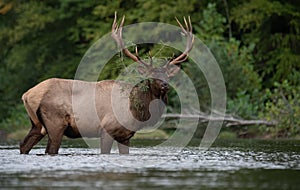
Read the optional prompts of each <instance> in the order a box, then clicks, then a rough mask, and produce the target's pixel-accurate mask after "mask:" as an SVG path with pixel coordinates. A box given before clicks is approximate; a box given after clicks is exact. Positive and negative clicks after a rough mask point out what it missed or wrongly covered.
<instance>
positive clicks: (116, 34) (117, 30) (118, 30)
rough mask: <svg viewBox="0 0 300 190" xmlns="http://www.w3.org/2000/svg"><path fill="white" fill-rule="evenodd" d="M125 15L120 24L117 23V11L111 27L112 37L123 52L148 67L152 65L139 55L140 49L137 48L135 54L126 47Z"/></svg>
mask: <svg viewBox="0 0 300 190" xmlns="http://www.w3.org/2000/svg"><path fill="white" fill-rule="evenodd" d="M124 20H125V16H123V18H122V21H121V24H120V26H118V24H117V12H115V19H114V22H113V25H112V28H111V37H112V38H113V39H114V40H115V41H116V42H117V44H118V46H119V47H120V48H121V49H122V51H123V53H124V54H125V55H127V56H128V57H129V58H131V59H132V60H133V61H135V62H138V63H140V64H142V65H144V66H146V67H149V66H151V65H149V64H147V63H146V62H144V61H143V60H141V59H140V57H139V55H138V49H137V47H136V48H135V54H136V55H133V54H132V53H131V52H130V51H129V50H128V49H127V48H125V44H124V41H123V39H122V30H123V24H124Z"/></svg>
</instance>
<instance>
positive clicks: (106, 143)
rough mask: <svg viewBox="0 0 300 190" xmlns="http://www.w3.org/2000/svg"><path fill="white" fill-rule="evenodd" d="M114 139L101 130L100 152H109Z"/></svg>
mask: <svg viewBox="0 0 300 190" xmlns="http://www.w3.org/2000/svg"><path fill="white" fill-rule="evenodd" d="M113 142H114V139H113V138H112V137H111V136H110V135H109V134H108V133H107V132H106V131H105V130H103V132H102V134H101V144H100V147H101V154H110V150H111V147H112V144H113Z"/></svg>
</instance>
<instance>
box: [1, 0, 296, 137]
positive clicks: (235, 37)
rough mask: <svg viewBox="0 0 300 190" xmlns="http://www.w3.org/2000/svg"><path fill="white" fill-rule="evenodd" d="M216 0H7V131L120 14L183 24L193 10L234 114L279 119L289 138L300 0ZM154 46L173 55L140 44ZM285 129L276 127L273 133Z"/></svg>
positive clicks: (115, 64)
mask: <svg viewBox="0 0 300 190" xmlns="http://www.w3.org/2000/svg"><path fill="white" fill-rule="evenodd" d="M209 2H210V1H209V0H205V1H199V0H191V1H180V0H174V1H167V0H163V1H158V0H129V1H123V0H122V1H108V0H104V1H84V0H78V1H72V0H54V1H36V0H31V1H17V0H11V1H8V0H0V81H1V83H0V97H1V98H0V120H1V121H2V122H1V123H2V124H1V125H0V129H1V128H2V129H3V128H4V126H5V129H8V128H9V125H11V126H15V127H16V125H18V123H19V124H20V125H23V124H24V123H26V122H22V120H23V118H24V117H23V115H24V114H23V115H22V113H23V112H24V109H23V108H22V106H19V104H21V100H20V98H21V96H22V94H23V93H24V92H25V91H26V90H27V89H29V88H30V87H32V86H33V85H35V84H37V83H38V82H40V81H42V80H44V79H46V78H50V77H61V78H73V77H74V74H75V71H76V68H77V66H78V64H79V62H80V60H81V58H82V57H83V55H84V53H85V52H86V51H87V49H88V48H89V47H90V46H91V45H92V44H93V43H94V42H95V41H96V40H98V39H99V38H101V37H102V36H103V35H105V34H107V33H108V32H110V30H111V23H112V20H113V17H114V12H115V11H118V14H119V15H123V14H124V15H126V23H125V24H126V25H127V24H132V23H137V22H145V21H151V22H165V23H170V24H176V21H175V19H174V17H178V18H181V17H183V16H189V15H190V16H191V18H192V23H193V26H194V33H195V35H196V36H197V37H199V38H200V39H201V40H202V41H203V42H204V43H205V44H206V45H207V46H208V47H209V48H210V50H211V51H212V53H213V54H214V56H215V57H216V59H217V61H218V63H219V65H220V67H221V69H222V71H223V75H224V79H225V82H226V88H227V95H228V97H227V99H228V113H231V114H234V115H237V116H242V117H244V118H251V119H253V118H258V117H260V118H267V119H279V120H280V123H281V124H280V126H278V127H283V128H284V130H286V131H287V132H285V136H288V137H289V136H293V135H296V134H299V130H297V129H298V128H299V117H298V116H299V109H297V105H298V101H299V97H298V96H297V94H300V89H299V85H300V12H299V9H300V3H298V2H297V1H293V0H288V1H283V0H277V1H275V0H250V1H248V0H242V1H238V2H237V1H234V0H222V1H216V2H215V4H213V3H209ZM149 33H151V31H149ZM144 35H149V34H147V33H145V34H144ZM133 46H134V44H133ZM149 50H151V53H152V55H154V56H155V58H157V59H160V58H166V57H171V56H172V53H173V52H174V49H172V48H168V47H165V46H163V45H151V44H150V45H147V46H145V47H144V46H143V47H140V55H141V57H143V58H147V56H148V55H147V53H148V51H149ZM176 53H178V52H176ZM130 62H131V61H130V60H128V59H126V58H124V59H121V58H120V56H119V55H116V56H115V57H114V58H113V59H112V60H111V62H110V63H109V64H108V65H107V66H106V67H105V68H104V70H103V73H102V75H101V78H100V79H105V78H115V77H116V76H117V75H118V73H119V72H120V71H121V70H122V68H123V67H124V65H128V64H129V63H130ZM194 67H195V65H194V64H192V63H189V64H183V69H184V70H185V71H186V72H187V73H188V74H189V75H190V77H191V79H192V80H193V82H194V83H195V85H196V86H197V87H198V89H197V91H198V93H199V97H200V98H199V99H200V102H201V105H202V108H203V109H204V110H203V111H210V110H209V105H210V94H209V89H208V87H207V83H206V81H205V78H204V77H203V76H201V71H199V70H198V69H197V68H194ZM287 81H288V82H287ZM266 89H269V90H266ZM280 89H281V90H280ZM266 92H267V93H266ZM282 93H284V97H285V98H283V96H281V95H280V94H282ZM169 99H170V105H171V108H170V109H176V106H177V107H178V102H177V101H178V97H177V96H176V93H174V92H171V93H170V98H169ZM286 105H290V106H289V107H291V109H290V108H289V109H287V107H286ZM298 107H299V106H298ZM288 110H293V112H288ZM17 112H22V113H20V114H17ZM291 118H292V120H291ZM285 127H286V128H285ZM281 131H282V130H279V128H274V130H270V131H268V132H271V133H276V134H278V133H282V132H281ZM264 132H265V131H264ZM274 136H276V135H274ZM277 136H278V135H277Z"/></svg>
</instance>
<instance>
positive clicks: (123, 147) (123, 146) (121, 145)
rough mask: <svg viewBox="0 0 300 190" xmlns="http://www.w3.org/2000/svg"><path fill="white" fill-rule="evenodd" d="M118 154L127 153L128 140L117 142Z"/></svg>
mask: <svg viewBox="0 0 300 190" xmlns="http://www.w3.org/2000/svg"><path fill="white" fill-rule="evenodd" d="M118 149H119V154H129V140H126V141H124V142H118Z"/></svg>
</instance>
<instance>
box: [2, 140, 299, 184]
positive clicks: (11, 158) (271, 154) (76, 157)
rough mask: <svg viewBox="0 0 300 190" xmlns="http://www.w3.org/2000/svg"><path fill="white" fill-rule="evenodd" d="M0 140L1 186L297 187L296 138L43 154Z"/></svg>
mask: <svg viewBox="0 0 300 190" xmlns="http://www.w3.org/2000/svg"><path fill="white" fill-rule="evenodd" d="M44 151H45V147H44V146H42V145H40V146H38V147H37V148H35V149H33V150H32V151H31V152H30V154H29V155H20V154H19V150H18V147H17V146H16V145H2V146H0V176H1V179H0V187H1V188H3V189H5V188H30V189H53V188H64V189H82V188H102V189H156V188H160V189H182V188H185V189H187V188H189V189H299V187H300V142H299V141H257V140H256V141H255V140H254V141H253V140H252V141H246V140H242V141H219V142H216V143H215V144H214V146H213V147H212V148H210V149H209V150H208V151H202V150H200V149H199V148H197V147H187V148H185V149H184V150H182V151H181V152H180V153H178V152H177V149H176V147H159V148H152V147H150V146H143V145H141V144H139V146H138V147H133V148H131V149H130V151H131V153H130V155H119V154H117V150H114V151H113V153H112V154H110V155H101V154H99V149H96V148H86V147H82V146H78V148H77V147H74V145H73V146H70V145H64V146H63V148H61V149H60V151H59V155H56V156H50V155H44Z"/></svg>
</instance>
